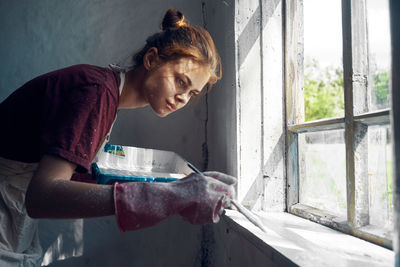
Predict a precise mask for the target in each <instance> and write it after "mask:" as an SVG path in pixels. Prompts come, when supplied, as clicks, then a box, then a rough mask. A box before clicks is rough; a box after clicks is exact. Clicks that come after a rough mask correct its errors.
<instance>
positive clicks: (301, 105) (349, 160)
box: [285, 0, 392, 248]
mask: <svg viewBox="0 0 400 267" xmlns="http://www.w3.org/2000/svg"><path fill="white" fill-rule="evenodd" d="M307 1H312V0H297V1H290V0H287V1H286V10H285V12H286V23H285V25H286V30H285V87H286V116H287V117H286V120H287V146H286V147H287V148H286V149H287V150H286V151H287V192H288V195H287V206H288V210H289V212H291V213H294V214H297V215H299V216H302V217H306V218H308V219H311V220H314V221H317V222H319V223H322V224H324V225H327V226H330V227H333V228H336V229H338V230H341V231H343V232H346V233H350V234H353V235H356V236H359V237H362V238H364V239H366V240H369V241H372V242H375V243H378V244H380V245H383V246H385V247H388V248H391V247H392V243H391V237H390V230H389V229H390V225H389V227H387V226H388V224H387V221H388V220H390V219H389V218H390V216H391V215H390V204H387V203H390V202H391V200H390V199H391V191H390V186H389V184H390V178H388V177H390V174H389V172H388V171H387V169H388V167H387V168H386V174H385V175H386V177H384V178H383V179H384V180H385V182H384V183H386V184H387V186H386V187H385V186H381V187H380V188H379V189H377V187H376V186H375V188H372V187H371V185H372V184H373V180H371V179H369V171H370V168H369V165H371V164H372V163H371V161H369V160H371V159H370V158H371V157H369V156H368V155H370V154H371V153H374V152H373V150H374V148H373V145H371V144H372V143H371V142H372V141H371V140H370V139H369V136H371V135H373V132H374V131H375V127H389V126H390V120H389V109H387V108H379V109H373V108H371V106H372V105H371V104H370V103H371V102H370V100H371V91H370V88H371V86H370V82H369V81H370V77H369V76H370V72H369V64H368V62H369V61H368V58H369V52H370V51H371V50H369V46H368V44H369V41H368V29H367V28H368V27H367V21H368V18H367V15H366V14H367V12H366V8H367V5H366V3H367V0H352V1H340V0H337V2H340V3H341V4H343V6H342V7H341V10H342V22H341V25H342V29H343V59H344V60H343V87H344V116H342V117H337V118H324V119H318V120H311V121H306V122H304V110H305V105H306V103H307V99H306V97H307V96H306V95H305V93H304V91H305V90H304V91H303V86H304V85H305V84H306V83H307V80H306V77H305V74H307V72H306V70H305V68H306V67H307V66H306V65H305V63H304V49H303V47H306V44H305V42H306V38H305V29H304V28H303V26H304V27H305V26H306V25H303V24H304V23H303V22H304V15H305V14H306V12H305V11H304V7H306V6H307ZM386 2H387V1H386ZM387 19H388V18H387ZM293 66H295V67H293ZM389 97H390V96H389ZM389 100H390V98H389ZM305 102H306V103H305ZM339 129H344V133H345V149H346V151H345V154H346V177H345V183H346V189H345V192H341V194H343V193H344V194H345V195H346V196H347V197H346V201H347V203H346V204H347V216H346V217H347V219H346V217H343V216H341V214H337V213H336V212H335V211H333V212H332V209H330V208H324V207H321V206H318V205H317V204H318V203H317V204H315V203H311V205H309V204H310V203H306V204H304V203H302V200H303V199H304V196H302V195H301V194H304V190H303V191H302V188H301V186H302V184H303V186H304V182H303V181H302V175H303V174H302V169H304V166H305V167H307V166H306V165H304V164H305V162H304V159H303V154H302V152H301V150H302V149H301V147H302V146H303V145H304V140H303V139H304V137H302V135H303V133H314V132H317V131H332V130H339ZM389 136H390V135H389ZM389 139H390V138H389ZM387 140H388V139H386V142H387ZM380 142H381V143H382V142H384V141H380ZM378 143H379V142H378ZM382 146H383V145H382ZM385 146H387V147H386V148H385V149H386V150H387V151H390V149H391V148H390V146H391V144H390V142H389V143H387V144H386V145H385ZM381 150H382V151H383V149H381ZM389 164H390V163H388V162H387V163H386V165H389ZM380 172H381V173H382V171H380ZM379 176H381V177H382V175H379ZM303 179H304V178H303ZM378 179H379V178H378ZM380 179H382V178H380ZM385 188H386V189H385ZM342 190H343V189H342ZM377 195H380V196H381V198H382V199H386V200H385V201H386V202H385V201H383V202H381V203H379V202H376V201H375V202H371V201H372V200H373V198H375V199H376V196H377ZM303 202H304V201H303ZM338 203H340V201H337V203H336V204H337V205H338ZM376 205H378V207H383V206H385V207H386V209H385V210H383V211H382V214H383V213H385V214H386V215H385V216H383V217H385V218H386V219H384V220H379V219H377V217H378V216H382V215H379V214H378V213H376V210H378V208H377V207H376ZM339 213H340V212H339ZM342 213H343V212H342Z"/></svg>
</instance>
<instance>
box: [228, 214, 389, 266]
mask: <svg viewBox="0 0 400 267" xmlns="http://www.w3.org/2000/svg"><path fill="white" fill-rule="evenodd" d="M256 214H257V215H258V216H259V218H260V219H261V221H262V222H263V224H264V226H265V228H266V229H267V232H266V233H264V232H262V231H261V230H260V229H259V228H258V227H256V226H254V225H253V224H252V223H250V222H249V221H248V220H247V219H246V218H245V217H244V216H243V215H242V214H240V213H239V212H237V211H234V210H226V217H227V219H226V222H227V224H228V225H229V226H230V227H231V229H232V230H233V231H236V232H237V233H238V234H241V235H242V236H244V237H245V238H246V239H247V240H248V241H249V242H251V243H252V244H253V245H254V246H256V247H257V248H259V249H260V250H261V251H263V252H266V253H268V254H269V255H270V257H271V258H272V259H273V260H274V261H276V262H277V264H278V265H285V266H288V265H300V266H335V267H337V266H393V265H394V253H393V251H391V250H388V249H386V248H383V247H380V246H378V245H375V244H372V243H370V242H367V241H364V240H362V239H359V238H356V237H353V236H351V235H347V234H344V233H342V232H339V231H336V230H333V229H331V228H328V227H326V226H323V225H320V224H317V223H314V222H312V221H309V220H306V219H303V218H300V217H298V216H295V215H292V214H289V213H286V212H270V213H266V212H257V213H256ZM271 249H272V250H271ZM271 251H272V252H271ZM271 253H272V254H271ZM287 260H289V261H287ZM283 261H284V262H283ZM282 263H284V264H282ZM290 263H291V264H290Z"/></svg>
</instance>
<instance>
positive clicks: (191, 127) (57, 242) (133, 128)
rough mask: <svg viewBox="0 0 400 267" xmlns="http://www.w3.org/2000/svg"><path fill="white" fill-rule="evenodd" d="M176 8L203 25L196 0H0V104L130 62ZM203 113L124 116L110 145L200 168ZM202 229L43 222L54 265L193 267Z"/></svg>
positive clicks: (194, 109)
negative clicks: (38, 83) (168, 153)
mask: <svg viewBox="0 0 400 267" xmlns="http://www.w3.org/2000/svg"><path fill="white" fill-rule="evenodd" d="M171 7H174V8H177V9H179V10H181V11H183V12H184V14H185V15H186V17H187V18H188V19H189V20H190V22H192V23H194V24H202V19H203V18H202V5H201V1H197V0H193V1H182V0H172V1H162V0H147V1H138V0H134V1H132V0H113V1H106V0H95V1H78V0H74V1H60V0H58V1H54V0H40V1H27V0H22V1H5V0H1V1H0V33H1V42H0V58H1V60H2V64H0V77H2V78H1V79H0V101H2V100H4V99H5V98H6V97H7V96H8V95H9V94H10V93H11V92H13V91H14V90H15V89H16V88H18V87H19V86H21V85H22V84H24V83H25V82H26V81H28V80H30V79H32V78H34V77H36V76H38V75H40V74H43V73H46V72H49V71H52V70H55V69H58V68H62V67H66V66H70V65H74V64H80V63H86V64H94V65H100V66H107V65H108V64H109V63H111V62H120V61H125V60H127V59H128V58H129V57H130V56H131V55H132V54H133V52H134V51H136V50H138V49H139V48H141V47H142V46H143V45H144V42H145V39H146V38H147V37H148V36H149V35H151V34H153V33H154V32H156V31H159V25H160V23H161V20H162V16H163V15H164V13H165V11H166V10H167V9H168V8H171ZM204 107H205V105H204V101H203V102H202V101H200V103H198V104H197V105H193V106H190V107H188V108H185V109H186V110H185V111H180V112H178V113H177V114H173V115H171V116H169V117H167V118H165V119H161V118H159V117H157V116H156V115H155V114H154V113H153V112H152V111H151V110H150V109H149V108H145V109H141V110H131V111H121V112H120V114H119V115H118V119H117V122H116V124H115V126H114V130H113V133H112V137H111V142H112V143H116V144H125V145H133V146H140V147H151V148H158V149H166V150H173V151H176V152H177V153H179V154H180V155H182V156H183V157H184V158H186V159H188V160H190V161H191V162H193V163H194V164H196V165H197V166H202V152H201V145H202V143H203V142H204V137H205V132H204V114H205V109H204ZM200 229H201V227H199V226H192V225H189V224H187V223H185V222H183V221H181V220H180V219H178V218H175V219H171V220H168V221H167V222H165V223H164V224H161V225H159V226H157V227H154V228H151V229H145V230H143V231H137V232H133V233H126V234H123V233H120V232H119V230H118V229H117V226H116V224H115V218H114V217H106V218H99V219H92V220H43V221H41V223H40V231H41V242H42V245H43V249H44V252H46V251H47V253H46V264H50V266H70V264H71V263H74V264H78V266H79V265H88V266H100V265H101V266H125V264H124V263H135V264H137V266H143V265H150V266H165V265H166V263H168V264H172V265H177V266H192V265H196V264H195V261H198V259H197V257H198V255H201V253H199V251H200V242H199V240H200V238H201V235H200V232H199V231H200ZM110 251H111V252H110ZM176 251H179V252H180V255H181V256H179V255H177V254H176ZM104 252H107V253H104ZM83 255H84V256H83ZM154 255H157V257H154ZM72 256H74V257H72ZM58 259H59V260H60V259H66V260H64V261H57V260H58ZM145 262H146V263H147V264H144V263H145ZM99 263H102V264H100V265H99Z"/></svg>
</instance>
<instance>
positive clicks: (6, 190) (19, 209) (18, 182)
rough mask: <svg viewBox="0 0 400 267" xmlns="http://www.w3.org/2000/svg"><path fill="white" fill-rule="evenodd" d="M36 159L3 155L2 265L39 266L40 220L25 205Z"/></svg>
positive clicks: (0, 194) (0, 199) (0, 188)
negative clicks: (31, 214) (10, 157)
mask: <svg viewBox="0 0 400 267" xmlns="http://www.w3.org/2000/svg"><path fill="white" fill-rule="evenodd" d="M37 166H38V164H37V163H23V162H19V161H14V160H8V159H4V158H1V157H0V266H2V267H3V266H4V267H8V266H10V267H14V266H15V267H16V266H18V267H19V266H21V267H22V266H23V267H31V266H39V265H40V262H41V258H42V248H41V246H40V242H39V235H38V220H35V219H31V218H30V217H29V216H28V215H27V213H26V209H25V193H26V189H27V188H28V185H29V182H30V180H31V178H32V176H33V173H34V171H35V170H36V168H37Z"/></svg>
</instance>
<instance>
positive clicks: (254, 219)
mask: <svg viewBox="0 0 400 267" xmlns="http://www.w3.org/2000/svg"><path fill="white" fill-rule="evenodd" d="M186 163H187V165H188V166H189V168H191V169H192V170H193V171H194V172H195V173H197V174H200V175H202V176H204V174H203V173H202V172H201V171H199V170H198V169H197V168H196V167H195V166H193V164H191V163H190V162H186ZM231 203H232V204H233V206H235V207H236V208H237V209H238V211H239V212H240V213H242V214H243V215H244V217H246V218H247V219H248V220H249V221H250V222H252V223H253V224H254V225H255V226H258V227H259V228H260V229H261V230H262V231H263V232H267V231H266V230H265V228H264V226H263V224H262V222H261V221H260V219H259V218H258V217H256V216H255V215H254V214H253V213H251V211H249V210H248V209H246V208H245V207H244V206H242V204H240V203H238V202H236V200H233V199H231Z"/></svg>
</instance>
